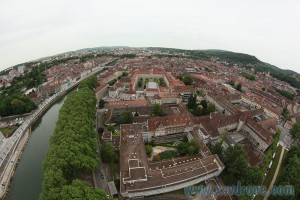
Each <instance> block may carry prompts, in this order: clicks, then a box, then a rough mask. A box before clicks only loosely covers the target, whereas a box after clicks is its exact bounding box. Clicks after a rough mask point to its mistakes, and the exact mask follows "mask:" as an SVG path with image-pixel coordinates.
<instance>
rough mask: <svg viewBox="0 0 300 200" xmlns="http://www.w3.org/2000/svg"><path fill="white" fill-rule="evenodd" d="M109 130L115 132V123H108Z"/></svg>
mask: <svg viewBox="0 0 300 200" xmlns="http://www.w3.org/2000/svg"><path fill="white" fill-rule="evenodd" d="M107 130H108V131H111V132H112V133H113V132H115V127H114V126H113V125H108V126H107Z"/></svg>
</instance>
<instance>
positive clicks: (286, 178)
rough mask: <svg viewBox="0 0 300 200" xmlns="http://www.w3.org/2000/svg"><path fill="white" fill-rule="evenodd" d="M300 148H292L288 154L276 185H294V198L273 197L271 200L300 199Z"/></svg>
mask: <svg viewBox="0 0 300 200" xmlns="http://www.w3.org/2000/svg"><path fill="white" fill-rule="evenodd" d="M299 166H300V146H294V147H292V148H291V149H290V150H289V151H288V152H287V154H286V156H285V157H284V159H283V163H282V165H281V168H280V171H279V175H278V178H277V181H276V185H282V186H283V185H292V186H294V189H295V195H294V196H271V200H273V199H274V200H275V199H276V200H277V199H278V200H279V199H280V200H281V199H283V200H285V199H286V200H290V199H294V200H296V199H299V198H300V167H299Z"/></svg>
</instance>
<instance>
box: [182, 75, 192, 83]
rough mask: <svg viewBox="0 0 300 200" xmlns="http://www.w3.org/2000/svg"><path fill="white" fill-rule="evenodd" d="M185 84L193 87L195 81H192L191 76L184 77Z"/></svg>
mask: <svg viewBox="0 0 300 200" xmlns="http://www.w3.org/2000/svg"><path fill="white" fill-rule="evenodd" d="M183 82H184V84H185V85H192V84H193V83H194V80H193V79H192V77H191V76H189V75H186V76H184V77H183Z"/></svg>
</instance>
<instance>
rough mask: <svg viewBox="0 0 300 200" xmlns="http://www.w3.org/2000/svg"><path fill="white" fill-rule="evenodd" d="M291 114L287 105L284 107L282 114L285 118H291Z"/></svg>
mask: <svg viewBox="0 0 300 200" xmlns="http://www.w3.org/2000/svg"><path fill="white" fill-rule="evenodd" d="M289 115H290V113H289V110H288V109H287V107H284V109H283V111H282V116H283V117H284V118H289Z"/></svg>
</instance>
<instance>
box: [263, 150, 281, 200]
mask: <svg viewBox="0 0 300 200" xmlns="http://www.w3.org/2000/svg"><path fill="white" fill-rule="evenodd" d="M284 151H285V148H284V147H282V150H281V154H280V158H279V161H278V165H277V168H276V170H275V174H274V176H273V179H272V181H271V184H270V187H269V188H268V191H267V194H270V192H271V190H272V188H273V185H274V183H275V181H276V178H277V175H278V172H279V169H280V166H281V162H282V157H283V153H284ZM268 198H269V195H266V196H265V197H264V200H267V199H268Z"/></svg>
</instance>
